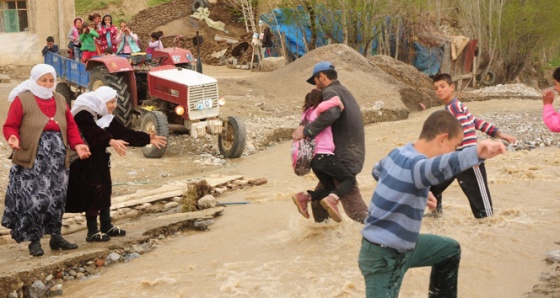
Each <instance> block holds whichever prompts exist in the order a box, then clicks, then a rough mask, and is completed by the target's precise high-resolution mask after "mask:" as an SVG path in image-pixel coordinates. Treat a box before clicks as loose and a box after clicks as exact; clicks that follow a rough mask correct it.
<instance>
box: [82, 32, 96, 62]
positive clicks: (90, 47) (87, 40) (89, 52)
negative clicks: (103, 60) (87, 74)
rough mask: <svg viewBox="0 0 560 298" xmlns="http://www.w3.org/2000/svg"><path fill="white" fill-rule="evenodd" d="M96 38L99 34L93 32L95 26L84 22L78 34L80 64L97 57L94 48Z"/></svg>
mask: <svg viewBox="0 0 560 298" xmlns="http://www.w3.org/2000/svg"><path fill="white" fill-rule="evenodd" d="M97 37H99V34H97V31H95V24H93V23H92V24H88V23H87V22H84V23H83V24H82V34H80V42H81V43H82V47H81V50H82V62H84V63H86V62H87V61H88V60H89V59H91V58H92V57H93V56H95V55H97V49H96V47H95V38H97Z"/></svg>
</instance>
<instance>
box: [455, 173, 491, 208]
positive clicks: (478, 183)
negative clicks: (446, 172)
mask: <svg viewBox="0 0 560 298" xmlns="http://www.w3.org/2000/svg"><path fill="white" fill-rule="evenodd" d="M457 181H459V186H461V189H462V190H463V193H465V195H466V196H467V199H469V204H470V206H471V211H472V214H473V215H474V217H475V218H484V217H488V216H492V215H494V211H493V208H492V198H491V197H490V190H489V189H488V180H487V178H486V167H485V166H484V163H481V164H480V165H478V166H474V167H472V168H470V169H468V170H466V171H464V172H462V173H460V174H459V175H457Z"/></svg>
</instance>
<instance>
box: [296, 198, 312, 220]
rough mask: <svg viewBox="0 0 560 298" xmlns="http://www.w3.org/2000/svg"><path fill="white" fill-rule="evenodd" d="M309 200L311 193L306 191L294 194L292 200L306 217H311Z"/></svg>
mask: <svg viewBox="0 0 560 298" xmlns="http://www.w3.org/2000/svg"><path fill="white" fill-rule="evenodd" d="M309 200H310V197H309V195H308V194H306V193H304V192H298V193H297V194H294V195H292V201H294V204H296V206H297V209H298V211H299V213H300V214H301V215H303V217H305V218H309V211H308V208H307V203H308V202H309Z"/></svg>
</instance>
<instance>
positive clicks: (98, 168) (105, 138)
mask: <svg viewBox="0 0 560 298" xmlns="http://www.w3.org/2000/svg"><path fill="white" fill-rule="evenodd" d="M116 107H117V91H115V90H114V89H112V88H110V87H107V86H102V87H99V88H98V89H96V90H95V91H92V92H88V93H84V94H82V95H80V96H78V98H77V99H76V102H75V103H74V106H73V108H72V114H73V115H74V119H75V121H76V124H77V125H78V127H79V128H80V131H81V132H82V135H83V137H84V139H85V141H86V142H87V143H88V145H89V148H90V150H91V158H89V159H87V160H78V161H76V162H75V163H73V164H72V166H71V167H70V182H69V186H68V197H67V202H66V211H67V212H85V213H86V221H87V228H88V233H87V237H86V241H89V242H91V241H108V240H110V239H111V237H114V236H124V235H126V231H125V230H123V229H120V228H119V227H117V226H113V224H112V223H111V214H110V207H111V193H112V182H111V168H110V156H111V154H110V153H109V152H108V151H107V147H109V146H111V147H113V149H115V151H116V152H117V153H118V154H119V155H121V156H123V155H125V154H126V149H127V145H131V146H138V147H140V146H146V145H148V144H152V145H154V146H156V147H157V148H161V147H163V146H166V145H167V142H166V138H165V137H162V136H156V135H155V134H152V135H149V134H147V133H144V132H141V131H134V130H131V129H128V128H126V127H125V126H123V125H122V124H121V123H120V122H119V121H118V120H116V119H114V116H113V115H112V113H113V110H114V109H115V108H116ZM97 216H99V221H100V225H99V227H98V224H97Z"/></svg>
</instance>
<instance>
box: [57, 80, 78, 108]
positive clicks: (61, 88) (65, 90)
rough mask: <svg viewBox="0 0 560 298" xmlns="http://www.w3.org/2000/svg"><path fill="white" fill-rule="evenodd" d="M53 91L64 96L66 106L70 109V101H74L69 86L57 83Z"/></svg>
mask: <svg viewBox="0 0 560 298" xmlns="http://www.w3.org/2000/svg"><path fill="white" fill-rule="evenodd" d="M55 91H56V92H58V93H60V94H61V95H62V96H64V98H65V99H66V103H67V104H68V107H70V108H71V107H72V100H74V99H75V98H74V93H73V92H72V90H70V86H68V84H66V83H65V82H58V83H57V84H56V88H55Z"/></svg>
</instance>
